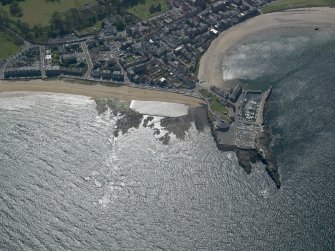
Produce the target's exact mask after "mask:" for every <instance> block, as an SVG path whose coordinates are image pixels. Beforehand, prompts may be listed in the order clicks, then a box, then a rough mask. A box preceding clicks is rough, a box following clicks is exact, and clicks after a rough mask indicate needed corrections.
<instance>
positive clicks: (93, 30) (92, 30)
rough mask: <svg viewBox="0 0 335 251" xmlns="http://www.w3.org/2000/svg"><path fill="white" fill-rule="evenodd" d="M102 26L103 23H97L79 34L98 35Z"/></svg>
mask: <svg viewBox="0 0 335 251" xmlns="http://www.w3.org/2000/svg"><path fill="white" fill-rule="evenodd" d="M101 26H102V21H97V22H96V23H95V25H93V26H91V27H88V28H85V29H83V30H80V31H79V32H80V33H81V34H84V35H85V34H88V33H97V32H99V31H101Z"/></svg>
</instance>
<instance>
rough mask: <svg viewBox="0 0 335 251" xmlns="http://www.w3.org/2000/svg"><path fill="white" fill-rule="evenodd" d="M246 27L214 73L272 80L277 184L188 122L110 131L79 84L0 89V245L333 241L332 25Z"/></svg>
mask: <svg viewBox="0 0 335 251" xmlns="http://www.w3.org/2000/svg"><path fill="white" fill-rule="evenodd" d="M318 28H319V29H318V30H316V29H315V27H314V26H313V27H312V26H304V27H281V28H275V29H268V30H265V31H262V32H259V33H255V34H252V35H250V36H248V37H247V38H245V39H244V40H243V41H240V42H239V43H238V44H235V45H234V46H233V47H232V48H231V50H230V51H228V53H227V54H226V56H225V58H223V61H222V68H223V69H224V71H223V78H224V79H225V80H226V81H228V82H229V81H232V82H235V83H240V84H241V85H243V87H244V88H249V89H264V88H266V87H267V86H268V85H272V87H273V93H272V95H271V98H270V100H269V102H268V106H267V112H266V123H267V124H268V125H269V126H270V128H271V131H272V134H273V144H272V149H273V151H274V153H275V154H276V156H277V159H278V164H279V172H280V175H281V180H282V187H281V188H280V189H277V188H276V187H275V184H274V183H273V182H272V180H271V179H270V178H269V176H268V175H267V173H266V171H265V168H264V165H263V164H262V163H256V164H255V165H254V166H253V170H252V173H251V174H250V175H248V174H246V173H245V172H244V170H243V169H242V168H241V167H240V166H239V165H238V161H237V158H236V155H235V153H233V152H221V151H219V150H218V149H217V147H216V145H215V142H214V140H213V138H212V136H211V132H210V128H209V127H204V128H201V129H199V128H198V127H197V126H196V123H195V122H191V126H190V127H189V128H187V131H186V133H185V135H184V137H182V138H181V137H177V136H174V135H173V134H171V137H170V140H169V141H168V143H165V144H164V143H162V142H161V141H160V140H159V139H158V136H157V134H158V133H157V130H164V128H162V127H161V125H160V121H161V120H160V118H154V119H153V120H152V121H151V122H150V123H151V124H152V126H143V124H142V125H139V126H138V128H131V129H129V130H128V131H127V132H126V133H123V134H122V133H120V134H118V135H116V134H115V133H114V132H115V130H116V129H115V128H116V125H117V121H118V120H119V119H120V114H115V113H113V111H111V110H109V109H108V110H107V111H105V112H103V113H99V112H98V111H97V109H96V102H95V101H94V100H92V99H90V98H88V97H83V96H75V95H67V94H50V93H29V92H16V93H2V94H0V250H55V251H59V250H177V251H179V250H241V251H244V250H246V251H247V250H252V251H253V250H255V251H258V250H335V194H334V191H335V182H334V181H335V165H334V163H335V127H334V124H335V117H334V104H335V102H334V101H335V97H334V96H335V29H334V26H333V27H332V26H320V27H318Z"/></svg>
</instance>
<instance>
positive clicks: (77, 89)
mask: <svg viewBox="0 0 335 251" xmlns="http://www.w3.org/2000/svg"><path fill="white" fill-rule="evenodd" d="M15 91H32V92H53V93H68V94H76V95H83V96H88V97H92V98H94V99H96V98H115V99H120V100H124V101H131V100H133V99H137V100H144V101H164V102H172V103H180V104H187V105H190V106H193V107H194V106H199V105H201V104H204V102H203V101H202V100H200V99H197V98H194V97H189V96H184V95H182V94H177V93H171V92H163V91H156V90H148V89H140V88H132V87H129V86H120V87H110V86H105V85H100V84H92V85H91V84H90V85H85V84H77V83H71V82H66V81H63V80H48V81H43V80H30V81H0V92H15Z"/></svg>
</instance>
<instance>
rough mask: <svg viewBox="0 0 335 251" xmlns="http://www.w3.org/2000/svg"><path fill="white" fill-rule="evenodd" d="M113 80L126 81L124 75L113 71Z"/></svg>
mask: <svg viewBox="0 0 335 251" xmlns="http://www.w3.org/2000/svg"><path fill="white" fill-rule="evenodd" d="M112 79H113V80H115V81H121V82H122V81H124V74H123V73H121V72H120V71H113V73H112Z"/></svg>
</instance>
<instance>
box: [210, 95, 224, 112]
mask: <svg viewBox="0 0 335 251" xmlns="http://www.w3.org/2000/svg"><path fill="white" fill-rule="evenodd" d="M209 105H210V107H211V110H212V111H213V112H218V113H221V114H225V115H227V114H228V109H227V107H225V106H224V105H222V104H221V103H220V102H219V100H218V99H217V98H216V96H212V98H211V101H210V104H209Z"/></svg>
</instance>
